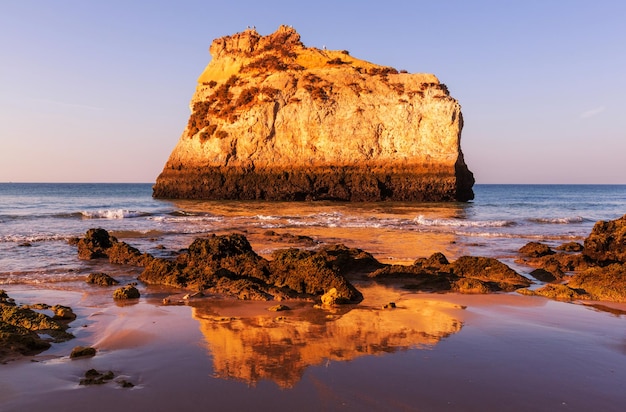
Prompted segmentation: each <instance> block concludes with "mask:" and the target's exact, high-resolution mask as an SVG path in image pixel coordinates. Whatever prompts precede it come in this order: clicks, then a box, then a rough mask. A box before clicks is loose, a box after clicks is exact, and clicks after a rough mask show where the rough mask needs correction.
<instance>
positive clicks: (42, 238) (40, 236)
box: [0, 233, 70, 243]
mask: <svg viewBox="0 0 626 412" xmlns="http://www.w3.org/2000/svg"><path fill="white" fill-rule="evenodd" d="M69 237H70V236H68V235H62V234H54V233H35V234H29V235H22V234H15V235H5V236H0V243H11V242H13V243H31V242H49V241H55V240H67V239H69Z"/></svg>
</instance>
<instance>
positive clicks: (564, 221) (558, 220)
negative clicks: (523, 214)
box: [529, 216, 587, 225]
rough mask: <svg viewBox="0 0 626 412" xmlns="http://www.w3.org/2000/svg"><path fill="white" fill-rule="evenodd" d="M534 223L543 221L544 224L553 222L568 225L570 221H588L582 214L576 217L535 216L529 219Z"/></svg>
mask: <svg viewBox="0 0 626 412" xmlns="http://www.w3.org/2000/svg"><path fill="white" fill-rule="evenodd" d="M529 220H530V221H531V222H534V223H542V224H552V225H567V224H570V223H582V222H586V221H587V219H585V218H583V217H582V216H574V217H555V218H533V219H529Z"/></svg>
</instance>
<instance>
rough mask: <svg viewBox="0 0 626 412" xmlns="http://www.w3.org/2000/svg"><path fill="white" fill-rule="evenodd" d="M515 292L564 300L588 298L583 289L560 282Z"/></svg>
mask: <svg viewBox="0 0 626 412" xmlns="http://www.w3.org/2000/svg"><path fill="white" fill-rule="evenodd" d="M517 292H518V293H520V294H522V295H528V296H543V297H546V298H550V299H556V300H565V301H570V300H584V299H589V295H588V294H587V293H585V292H584V291H582V290H579V289H574V288H571V287H569V286H567V285H560V284H549V285H545V286H543V287H541V288H539V289H535V290H530V289H518V290H517Z"/></svg>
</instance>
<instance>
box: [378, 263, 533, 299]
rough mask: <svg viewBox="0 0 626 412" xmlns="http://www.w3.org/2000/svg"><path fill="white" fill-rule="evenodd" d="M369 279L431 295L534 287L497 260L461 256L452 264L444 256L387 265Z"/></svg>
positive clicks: (527, 280)
mask: <svg viewBox="0 0 626 412" xmlns="http://www.w3.org/2000/svg"><path fill="white" fill-rule="evenodd" d="M368 277H369V278H371V279H374V280H376V281H377V282H385V281H386V282H388V281H396V282H398V281H399V282H402V283H403V285H404V287H405V288H407V289H414V290H421V291H429V292H441V291H452V292H459V293H491V292H499V291H506V292H511V291H514V290H516V289H519V288H523V287H527V286H530V284H531V281H530V280H529V279H527V278H525V277H524V276H522V275H520V274H518V273H516V272H515V271H514V270H513V269H511V268H509V267H508V266H507V265H505V264H504V263H502V262H500V261H498V260H496V259H492V258H486V257H478V256H461V257H460V258H458V259H457V260H456V261H454V262H452V263H449V262H448V260H447V259H446V257H445V256H444V255H443V254H441V253H435V254H433V255H432V256H431V257H429V258H427V259H426V258H421V259H417V260H416V261H415V262H414V263H413V265H411V266H404V265H389V266H385V267H383V268H381V269H378V270H376V271H374V272H372V273H370V274H369V275H368Z"/></svg>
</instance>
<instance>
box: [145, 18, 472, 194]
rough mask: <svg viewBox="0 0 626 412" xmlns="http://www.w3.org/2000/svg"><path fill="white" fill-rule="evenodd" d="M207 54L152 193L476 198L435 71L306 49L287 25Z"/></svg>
mask: <svg viewBox="0 0 626 412" xmlns="http://www.w3.org/2000/svg"><path fill="white" fill-rule="evenodd" d="M210 52H211V55H212V57H213V59H212V61H211V62H210V63H209V65H208V66H207V67H206V69H205V70H204V72H203V73H202V75H201V76H200V78H199V79H198V86H197V88H196V92H195V94H194V96H193V98H192V100H191V104H190V108H191V112H192V113H191V116H190V118H189V122H188V124H187V127H186V128H185V131H184V132H183V135H182V136H181V138H180V140H179V142H178V144H177V145H176V147H175V148H174V150H173V152H172V154H171V155H170V158H169V160H168V161H167V163H166V165H165V167H164V169H163V172H162V173H161V174H160V175H159V177H158V179H157V181H156V184H155V186H154V192H153V195H154V196H155V197H158V198H192V199H268V200H306V199H332V200H351V201H378V200H415V201H466V200H471V199H472V198H473V196H474V194H473V192H472V185H473V183H474V178H473V175H472V173H471V172H470V171H469V170H468V168H467V166H466V164H465V162H464V160H463V154H462V152H461V148H460V138H461V129H462V127H463V118H462V114H461V107H460V105H459V103H458V102H457V101H456V100H455V99H453V98H452V97H450V94H449V92H448V89H447V87H446V86H445V85H444V84H441V83H439V80H438V79H437V78H436V77H435V76H434V75H432V74H409V73H399V72H398V71H397V70H395V69H393V68H391V67H384V66H379V65H376V64H372V63H369V62H366V61H363V60H359V59H356V58H354V57H351V56H350V55H349V53H348V52H347V51H331V50H325V49H324V50H320V49H317V48H312V47H305V46H304V45H303V44H302V43H301V41H300V35H299V34H298V33H297V32H296V31H295V30H294V29H293V28H290V27H287V26H281V27H280V28H279V29H278V30H277V31H276V32H275V33H273V34H271V35H268V36H261V35H259V34H258V33H257V32H256V31H255V30H251V29H249V30H246V31H244V32H242V33H237V34H234V35H232V36H226V37H223V38H220V39H216V40H215V41H214V42H213V44H212V45H211V48H210Z"/></svg>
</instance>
